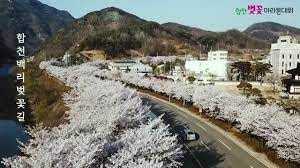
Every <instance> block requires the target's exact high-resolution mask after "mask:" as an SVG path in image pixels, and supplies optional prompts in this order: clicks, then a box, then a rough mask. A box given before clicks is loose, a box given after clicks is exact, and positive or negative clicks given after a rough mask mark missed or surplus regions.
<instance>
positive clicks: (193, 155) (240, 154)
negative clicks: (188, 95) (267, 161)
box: [142, 97, 267, 168]
mask: <svg viewBox="0 0 300 168" xmlns="http://www.w3.org/2000/svg"><path fill="white" fill-rule="evenodd" d="M142 99H143V101H144V103H146V104H148V105H151V111H152V112H153V113H155V114H156V115H161V114H164V117H163V118H164V120H165V122H167V123H168V124H170V126H171V127H172V128H175V127H176V126H179V125H187V126H188V127H189V128H190V129H191V130H193V131H195V132H196V133H198V134H199V136H200V138H199V140H197V141H193V142H189V143H185V144H183V146H184V148H185V151H186V154H185V158H184V161H183V162H184V165H183V167H184V168H211V167H214V168H267V167H266V166H265V165H264V164H262V163H261V162H260V161H258V160H257V159H256V158H254V157H253V156H251V155H250V154H249V153H247V152H246V151H245V150H243V149H242V148H241V147H240V146H238V145H236V144H235V143H234V142H232V140H230V139H228V138H227V137H226V136H224V135H223V134H221V133H220V132H218V131H216V130H215V129H214V128H211V127H210V126H209V125H207V124H206V123H205V122H202V121H200V120H199V119H197V118H195V117H193V116H191V115H188V114H187V113H186V112H184V111H181V110H180V109H177V108H175V107H173V106H171V105H168V104H166V103H164V102H162V101H159V100H156V99H152V98H148V97H147V98H146V97H143V98H142Z"/></svg>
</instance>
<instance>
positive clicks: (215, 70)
mask: <svg viewBox="0 0 300 168" xmlns="http://www.w3.org/2000/svg"><path fill="white" fill-rule="evenodd" d="M227 58H228V51H220V50H218V51H210V52H209V53H208V58H207V60H205V61H201V60H187V61H186V62H185V70H186V71H187V73H194V74H195V75H196V76H197V78H198V80H204V81H206V80H210V79H211V78H213V79H214V80H227V79H228V75H227V69H228V63H229V62H228V60H227Z"/></svg>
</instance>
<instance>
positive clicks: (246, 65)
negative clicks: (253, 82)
mask: <svg viewBox="0 0 300 168" xmlns="http://www.w3.org/2000/svg"><path fill="white" fill-rule="evenodd" d="M231 66H232V67H233V68H234V69H236V70H237V71H238V73H239V75H240V78H241V79H242V80H248V78H249V75H250V73H251V63H250V62H242V61H238V62H235V63H233V64H232V65H231Z"/></svg>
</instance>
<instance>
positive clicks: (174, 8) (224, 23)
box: [40, 0, 300, 31]
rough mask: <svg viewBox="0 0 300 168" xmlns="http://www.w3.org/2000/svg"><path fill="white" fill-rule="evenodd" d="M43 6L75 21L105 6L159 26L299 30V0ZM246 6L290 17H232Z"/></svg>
mask: <svg viewBox="0 0 300 168" xmlns="http://www.w3.org/2000/svg"><path fill="white" fill-rule="evenodd" d="M40 1H41V2H43V3H46V4H47V5H50V6H53V7H55V8H58V9H62V10H67V11H69V12H70V13H71V15H73V16H74V17H76V18H79V17H82V16H84V15H85V14H87V13H89V12H91V11H96V10H101V9H103V8H106V7H111V6H114V7H118V8H121V9H123V10H125V11H127V12H130V13H132V14H135V15H137V16H139V17H141V18H143V19H146V20H151V21H156V22H159V23H165V22H177V23H181V24H185V25H189V26H194V27H199V28H202V29H206V30H211V31H225V30H228V29H232V28H236V29H239V30H244V29H245V28H246V27H247V26H249V25H251V24H253V23H256V22H263V21H274V22H278V23H281V24H286V25H290V26H295V27H299V28H300V11H299V10H300V0H40ZM248 4H261V5H263V7H293V8H294V13H293V14H282V15H276V14H272V15H264V16H263V15H254V16H253V15H244V16H238V15H235V14H234V9H235V8H247V6H248Z"/></svg>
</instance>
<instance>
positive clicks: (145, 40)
mask: <svg viewBox="0 0 300 168" xmlns="http://www.w3.org/2000/svg"><path fill="white" fill-rule="evenodd" d="M193 47H194V46H192V45H188V47H187V46H185V44H184V42H183V41H182V40H181V39H180V38H178V37H176V36H174V35H172V34H171V33H170V31H168V30H166V29H165V28H164V27H163V26H161V25H160V24H158V23H156V22H151V21H146V20H144V19H141V18H139V17H137V16H135V15H132V14H130V13H127V12H125V11H123V10H121V9H118V8H115V7H109V8H105V9H103V10H101V11H95V12H91V13H89V14H87V15H85V16H83V17H82V18H79V19H77V20H75V21H73V22H72V23H71V24H69V25H68V26H67V27H65V28H63V29H61V30H59V31H58V32H57V33H56V34H55V35H54V36H53V37H52V38H51V39H49V40H48V41H47V42H45V43H44V45H43V46H42V47H41V50H40V51H39V53H38V56H39V58H45V57H47V58H49V57H61V56H62V55H63V54H64V53H65V52H66V51H69V52H70V53H82V51H88V50H100V51H102V52H98V53H103V54H104V55H105V57H107V58H116V57H130V56H133V55H134V56H142V55H157V54H159V55H167V54H175V53H176V54H184V53H185V50H188V49H190V48H193Z"/></svg>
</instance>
